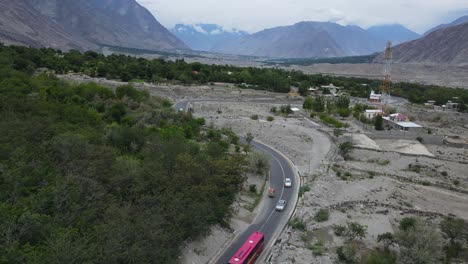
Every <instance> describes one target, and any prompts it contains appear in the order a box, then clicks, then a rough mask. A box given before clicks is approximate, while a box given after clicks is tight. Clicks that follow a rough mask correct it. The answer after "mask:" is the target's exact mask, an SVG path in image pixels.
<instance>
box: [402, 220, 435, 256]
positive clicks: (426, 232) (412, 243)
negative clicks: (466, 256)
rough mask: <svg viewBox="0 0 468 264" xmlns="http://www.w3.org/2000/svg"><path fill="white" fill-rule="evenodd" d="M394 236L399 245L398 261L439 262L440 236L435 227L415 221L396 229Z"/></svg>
mask: <svg viewBox="0 0 468 264" xmlns="http://www.w3.org/2000/svg"><path fill="white" fill-rule="evenodd" d="M395 237H396V241H397V242H398V245H399V246H400V255H399V262H400V263H408V264H409V263H441V261H442V259H443V253H442V245H443V243H442V236H441V235H440V233H439V231H438V230H436V229H435V228H433V227H431V226H429V225H427V224H424V223H421V222H420V221H416V223H415V225H414V226H413V227H410V228H408V229H400V230H398V231H397V232H396V233H395ZM428 241H430V243H428Z"/></svg>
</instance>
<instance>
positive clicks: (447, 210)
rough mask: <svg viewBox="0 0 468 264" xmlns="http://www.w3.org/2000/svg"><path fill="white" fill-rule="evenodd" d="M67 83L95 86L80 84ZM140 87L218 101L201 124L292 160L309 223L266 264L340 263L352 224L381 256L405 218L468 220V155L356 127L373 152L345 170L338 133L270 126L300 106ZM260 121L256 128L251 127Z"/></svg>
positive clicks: (201, 105) (221, 234)
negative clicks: (276, 112)
mask: <svg viewBox="0 0 468 264" xmlns="http://www.w3.org/2000/svg"><path fill="white" fill-rule="evenodd" d="M67 79H69V80H73V81H91V80H90V79H86V80H83V78H82V77H80V76H72V77H67ZM99 83H101V84H103V85H107V86H114V87H115V86H116V85H120V84H122V83H118V82H113V81H104V80H100V81H99ZM138 87H140V88H143V89H148V90H149V91H150V92H151V93H152V94H153V95H159V96H164V97H168V98H171V99H173V100H184V99H204V100H213V101H209V102H195V103H194V105H193V106H194V109H195V115H196V116H202V117H205V119H206V120H207V123H208V124H213V125H215V126H217V127H230V128H232V129H233V130H234V131H235V132H236V133H238V134H239V135H245V134H246V133H248V132H251V133H252V134H253V135H254V137H255V139H258V140H260V141H262V142H264V143H267V144H269V145H271V146H273V147H275V148H276V149H278V150H279V151H281V152H283V153H284V154H285V155H287V156H288V157H289V158H290V159H291V160H292V161H293V162H294V163H295V164H296V166H297V168H298V170H299V171H300V173H301V175H303V176H305V177H304V181H305V184H306V185H308V186H309V187H310V191H308V192H306V193H305V194H304V195H303V197H302V199H300V201H299V205H298V208H297V210H296V213H295V217H298V218H299V219H302V220H303V221H304V222H305V223H306V228H307V232H304V231H298V230H294V229H292V228H291V227H287V228H286V230H285V232H283V234H282V235H281V237H280V241H279V243H277V244H276V245H275V249H274V252H273V254H272V255H271V256H268V258H267V259H268V260H269V263H334V259H335V257H336V256H335V253H334V251H335V249H336V247H338V246H341V245H343V241H342V239H341V238H340V237H337V236H335V235H334V234H333V231H332V226H333V225H335V224H345V223H346V222H347V221H356V222H358V223H360V224H365V225H367V226H368V234H367V236H366V238H364V239H363V240H362V242H360V243H361V245H362V247H365V248H374V247H375V246H376V245H377V243H376V237H377V235H379V234H381V233H384V232H392V231H393V230H395V228H396V226H397V224H398V221H399V220H400V219H401V218H402V217H404V216H419V217H421V218H423V219H426V220H428V221H431V222H437V221H439V220H440V218H441V216H444V215H447V214H453V215H456V216H457V217H461V218H463V219H465V220H468V194H467V193H468V175H467V174H466V171H467V170H468V165H467V161H468V156H467V150H466V149H458V148H451V147H448V146H445V145H422V144H420V143H419V142H416V141H404V140H401V141H394V140H393V141H389V140H385V139H379V140H372V139H370V138H369V137H367V136H366V135H364V134H363V132H362V131H361V132H357V131H358V130H362V129H360V128H357V127H355V126H352V127H351V128H350V129H349V131H348V132H349V133H351V131H355V132H352V135H351V138H353V139H354V140H356V141H357V142H359V145H362V146H361V147H366V146H367V147H368V148H365V149H364V148H363V149H361V148H360V149H354V150H353V152H352V154H351V158H350V159H348V160H344V159H343V158H342V157H341V156H340V155H337V151H336V145H335V143H334V142H335V141H336V140H337V139H336V138H334V137H333V136H331V134H332V131H333V129H330V128H327V127H326V126H324V125H323V124H321V123H320V122H319V121H318V120H312V121H310V120H307V119H305V118H304V117H303V116H301V115H298V116H296V117H290V118H287V119H286V118H284V117H279V116H275V117H274V118H275V119H274V121H272V122H268V121H266V118H267V117H268V116H272V114H271V113H269V109H270V107H271V106H272V105H276V106H279V105H281V104H287V103H292V104H298V103H299V104H300V101H291V100H290V99H288V98H287V97H286V96H285V95H283V94H273V93H265V92H261V91H252V90H242V91H239V90H238V89H233V88H226V87H221V86H218V87H209V86H199V87H184V86H161V85H158V86H152V85H147V84H139V85H138ZM404 107H405V108H404V109H403V110H405V111H410V112H411V113H413V114H414V115H415V116H416V117H419V116H422V117H426V118H421V121H422V122H427V124H429V127H431V128H433V129H434V130H436V131H435V133H438V134H440V135H445V134H449V133H452V134H455V135H456V134H458V133H461V134H459V135H463V134H466V131H467V129H466V128H465V125H464V124H466V120H468V118H466V117H467V116H466V115H461V116H460V115H457V114H456V113H445V112H442V113H436V112H432V111H428V110H425V109H422V110H421V109H417V108H414V107H411V106H408V105H405V106H404ZM218 110H220V112H221V113H218ZM254 114H257V115H258V116H259V120H252V119H251V118H250V117H251V116H252V115H254ZM437 116H440V118H438V117H437ZM441 120H442V121H441ZM463 120H465V121H463ZM445 121H446V122H445ZM452 122H453V123H452ZM464 122H465V123H464ZM366 133H369V132H368V131H366ZM342 137H343V138H345V137H346V135H343V136H342ZM428 154H431V155H434V156H435V157H432V156H430V155H428ZM410 165H411V166H410ZM338 172H339V173H338ZM338 174H340V175H341V176H339V175H338ZM343 175H348V176H346V177H345V178H344V177H343ZM321 208H326V209H328V210H329V211H330V217H329V220H328V221H325V222H321V223H319V222H316V221H315V220H314V219H313V216H314V215H315V213H316V212H317V211H318V210H319V209H321ZM254 215H255V212H254V213H253V214H248V213H246V212H245V211H242V210H239V214H238V215H237V216H236V217H235V218H234V219H233V220H232V226H233V228H234V229H236V228H237V229H242V228H245V226H247V225H248V222H249V221H250V219H253V218H252V217H254ZM228 234H229V231H228V230H224V229H221V228H219V227H215V228H213V232H212V234H211V236H210V237H208V238H207V239H202V240H200V241H195V242H190V243H188V244H187V247H186V248H185V250H184V255H183V256H181V257H180V259H181V263H206V262H207V261H208V260H209V259H210V256H212V255H214V254H215V253H216V252H217V251H218V250H219V249H221V248H222V246H223V245H224V244H225V243H226V242H227V241H228V240H229V235H228ZM319 240H322V241H324V242H325V248H326V249H325V253H324V255H323V256H314V255H313V254H312V251H311V250H310V249H308V246H310V244H311V243H315V242H316V241H319Z"/></svg>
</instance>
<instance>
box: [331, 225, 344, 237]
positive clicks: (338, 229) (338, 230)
mask: <svg viewBox="0 0 468 264" xmlns="http://www.w3.org/2000/svg"><path fill="white" fill-rule="evenodd" d="M333 233H335V235H336V236H344V235H345V234H346V226H343V225H334V226H333Z"/></svg>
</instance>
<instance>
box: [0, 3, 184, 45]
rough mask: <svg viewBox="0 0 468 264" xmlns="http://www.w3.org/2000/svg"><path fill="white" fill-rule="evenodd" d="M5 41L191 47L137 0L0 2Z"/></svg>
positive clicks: (39, 43) (28, 43)
mask: <svg viewBox="0 0 468 264" xmlns="http://www.w3.org/2000/svg"><path fill="white" fill-rule="evenodd" d="M0 4H1V5H2V7H3V8H2V15H1V16H0V19H2V23H1V25H2V27H3V29H2V30H1V32H2V36H0V37H1V38H0V40H3V41H7V43H15V44H22V45H32V46H35V47H38V46H39V47H43V46H46V47H47V46H50V47H55V48H61V49H64V50H67V49H70V48H78V49H80V50H88V49H95V48H96V47H97V46H101V45H107V46H118V47H128V48H140V49H148V50H164V51H174V50H177V49H189V48H188V47H187V46H186V45H185V44H184V43H183V42H182V41H180V40H179V39H178V38H177V37H175V36H174V35H172V34H171V33H170V32H169V31H168V30H167V29H166V28H164V27H163V26H162V25H161V24H160V23H159V22H158V21H157V20H156V19H155V18H154V17H153V15H152V14H151V13H150V12H149V11H148V10H147V9H146V8H144V7H143V6H141V5H140V4H138V3H137V2H136V1H135V0H109V1H97V0H94V1H85V0H79V1H71V0H64V1H58V0H19V1H1V2H0Z"/></svg>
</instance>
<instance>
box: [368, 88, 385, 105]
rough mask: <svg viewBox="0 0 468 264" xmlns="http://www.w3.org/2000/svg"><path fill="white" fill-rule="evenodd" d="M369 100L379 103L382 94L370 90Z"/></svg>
mask: <svg viewBox="0 0 468 264" xmlns="http://www.w3.org/2000/svg"><path fill="white" fill-rule="evenodd" d="M369 102H371V103H380V102H382V95H381V94H376V93H375V92H374V91H371V94H370V96H369Z"/></svg>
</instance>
